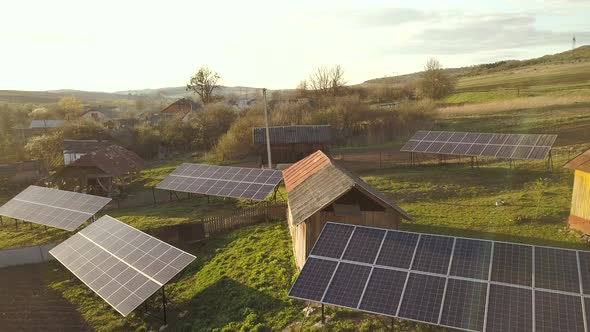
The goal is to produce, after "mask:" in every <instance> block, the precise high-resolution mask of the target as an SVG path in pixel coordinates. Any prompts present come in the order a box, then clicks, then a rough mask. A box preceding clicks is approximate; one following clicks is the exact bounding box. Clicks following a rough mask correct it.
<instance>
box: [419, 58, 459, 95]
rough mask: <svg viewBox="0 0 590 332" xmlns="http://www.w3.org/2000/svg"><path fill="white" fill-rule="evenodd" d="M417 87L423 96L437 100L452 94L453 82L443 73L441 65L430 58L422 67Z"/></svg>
mask: <svg viewBox="0 0 590 332" xmlns="http://www.w3.org/2000/svg"><path fill="white" fill-rule="evenodd" d="M419 86H420V89H421V90H422V93H423V94H424V96H426V97H428V98H431V99H439V98H442V97H444V96H447V95H449V94H451V93H452V92H453V90H454V89H455V80H454V79H453V78H451V77H450V76H449V75H448V74H447V73H445V72H444V70H443V67H442V64H441V63H440V62H439V61H438V60H437V59H436V58H430V59H428V61H426V64H425V65H424V71H423V72H422V76H421V78H420V81H419Z"/></svg>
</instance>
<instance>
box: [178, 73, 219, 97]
mask: <svg viewBox="0 0 590 332" xmlns="http://www.w3.org/2000/svg"><path fill="white" fill-rule="evenodd" d="M219 78H220V77H219V74H217V73H216V72H213V71H212V70H211V69H209V68H207V67H201V68H200V69H199V71H198V72H197V73H196V74H195V75H194V76H193V77H191V80H190V82H189V83H188V84H187V85H186V91H193V92H195V93H196V94H198V95H199V97H201V101H202V102H203V104H205V105H206V104H209V103H210V102H212V101H213V100H214V99H215V98H214V96H213V91H214V90H215V89H218V88H219V85H217V81H219Z"/></svg>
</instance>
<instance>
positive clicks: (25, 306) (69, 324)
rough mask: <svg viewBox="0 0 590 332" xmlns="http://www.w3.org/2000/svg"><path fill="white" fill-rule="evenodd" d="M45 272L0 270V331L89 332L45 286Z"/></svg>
mask: <svg viewBox="0 0 590 332" xmlns="http://www.w3.org/2000/svg"><path fill="white" fill-rule="evenodd" d="M47 268H49V267H48V266H47V265H43V264H35V265H22V266H15V267H9V268H3V269H0V331H2V332H4V331H11V332H17V331H27V332H28V331H46V332H50V331H76V332H78V331H80V332H83V331H91V329H90V327H88V325H87V324H86V323H85V321H84V319H83V318H82V316H81V315H80V313H79V312H78V311H77V310H76V307H74V306H73V305H72V304H71V303H70V302H68V301H67V300H66V299H64V298H63V297H62V296H61V294H60V293H58V292H56V291H54V290H51V289H48V288H47V287H46V286H45V283H44V279H43V275H44V273H45V271H46V270H45V269H47Z"/></svg>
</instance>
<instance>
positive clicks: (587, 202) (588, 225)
mask: <svg viewBox="0 0 590 332" xmlns="http://www.w3.org/2000/svg"><path fill="white" fill-rule="evenodd" d="M564 167H565V168H569V169H573V170H574V172H575V173H574V189H573V192H572V206H571V209H570V216H569V225H570V227H571V228H573V229H577V230H579V231H582V232H583V233H584V234H590V150H588V151H586V152H584V153H582V154H581V155H579V156H577V157H576V158H574V159H572V160H570V161H569V162H567V163H566V164H565V166H564Z"/></svg>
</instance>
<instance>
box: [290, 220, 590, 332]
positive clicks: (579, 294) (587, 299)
mask: <svg viewBox="0 0 590 332" xmlns="http://www.w3.org/2000/svg"><path fill="white" fill-rule="evenodd" d="M328 224H335V225H345V226H348V227H354V229H353V231H352V232H351V233H350V235H349V237H348V239H345V240H346V245H345V247H344V250H343V251H342V255H341V256H340V258H333V257H324V256H318V255H313V254H310V256H309V257H308V259H309V258H313V259H315V260H325V261H331V262H333V263H334V262H335V263H336V264H337V265H336V268H335V269H334V271H333V273H332V276H331V277H332V278H333V277H334V274H335V272H336V270H337V268H338V265H339V264H340V263H346V264H357V265H361V266H367V267H370V268H371V271H370V273H369V275H368V277H367V279H366V280H365V290H364V291H363V294H362V295H361V297H360V299H359V300H358V303H357V305H356V307H352V306H343V305H339V304H333V303H327V302H324V301H323V300H324V299H323V297H322V299H321V300H319V301H317V300H310V299H306V298H303V297H298V296H296V295H292V294H291V292H292V290H293V288H291V290H290V291H289V295H288V296H289V297H291V298H296V299H300V300H305V301H312V302H318V303H322V304H327V305H331V306H337V307H343V308H347V309H353V310H358V311H363V312H367V313H371V314H377V315H384V316H389V317H395V318H399V319H403V320H409V321H416V322H421V323H428V324H432V325H438V326H444V327H449V328H453V329H459V330H465V331H479V330H469V329H465V328H461V327H458V326H448V325H444V324H440V323H441V319H442V314H443V310H444V308H445V299H446V291H447V286H448V282H449V280H463V281H471V282H477V283H480V284H481V283H483V284H485V285H486V286H485V287H486V288H487V292H486V298H485V309H484V310H485V311H484V312H483V315H484V318H483V319H484V321H483V329H482V330H481V331H485V330H486V327H487V323H488V302H489V298H490V287H491V285H498V286H508V287H511V288H514V289H525V290H530V291H531V294H532V308H531V312H532V314H531V316H532V317H531V320H532V322H531V324H532V327H533V328H532V330H533V331H534V330H535V320H536V319H537V317H536V313H535V292H545V293H553V294H562V295H570V296H576V297H578V298H579V299H580V301H581V303H582V315H583V317H582V319H583V321H584V327H585V331H586V332H588V331H589V330H588V323H587V320H588V319H590V317H586V315H587V313H586V311H588V312H590V308H587V307H586V303H585V302H589V303H590V294H588V295H585V294H584V289H583V285H582V272H581V264H580V253H587V254H590V251H582V250H575V249H567V248H556V247H547V246H537V245H529V244H519V243H510V242H503V241H492V240H485V239H474V238H465V237H458V236H447V235H438V234H426V233H417V232H408V231H399V230H386V231H387V232H386V233H385V235H384V236H383V239H381V244H380V245H381V247H380V248H379V252H378V253H377V255H376V257H375V260H374V262H373V263H372V264H371V263H364V262H358V261H351V260H346V259H344V253H345V252H346V251H347V249H348V245H349V243H350V240H351V239H352V237H353V236H354V233H355V231H356V229H358V228H369V229H377V230H385V229H383V228H378V227H370V226H354V225H349V224H342V223H336V222H328V223H327V224H326V225H328ZM324 230H325V228H324V229H323V230H322V232H321V233H320V237H321V236H322V234H323V232H324ZM391 233H402V234H416V235H417V236H418V240H417V241H416V243H415V246H414V251H413V253H412V258H411V261H410V265H409V268H399V267H391V266H385V265H380V264H377V262H378V260H379V257H380V254H381V249H382V247H383V242H384V241H385V238H386V237H387V235H388V234H391ZM422 235H427V236H440V237H446V238H452V239H453V248H452V253H451V257H450V259H449V263H448V269H447V271H446V274H440V273H432V272H423V271H419V270H413V269H412V267H413V264H414V259H415V257H416V251H417V250H418V246H419V244H420V240H421V238H422ZM318 239H319V237H318ZM457 240H469V241H481V242H485V243H490V244H491V249H490V253H489V259H488V266H487V268H488V272H487V279H478V278H473V277H462V276H456V275H452V274H451V269H452V267H453V257H454V251H455V246H456V244H457ZM496 243H502V244H508V245H522V246H528V247H531V248H532V253H533V255H532V258H531V271H532V272H533V273H532V276H531V278H532V280H531V286H524V285H519V284H510V283H505V282H499V281H493V280H492V267H493V264H494V247H495V244H496ZM316 244H317V242H316ZM316 244H314V248H315V245H316ZM536 248H548V249H558V250H563V251H568V252H569V251H571V252H575V253H576V259H577V269H578V279H579V282H580V285H579V292H568V291H562V290H556V289H547V288H539V287H537V286H536V285H535V283H534V281H535V273H534V272H535V251H536ZM312 252H313V248H312ZM588 260H589V263H590V257H588ZM304 268H305V265H304ZM374 269H385V270H391V271H398V272H405V273H406V282H405V285H404V288H403V290H402V293H401V296H400V299H399V302H398V304H397V312H396V314H395V315H390V314H386V313H380V312H375V311H371V310H366V309H363V308H362V303H363V299H364V296H365V291H366V289H367V287H368V285H369V283H370V282H371V274H372V273H373V270H374ZM411 274H422V275H427V276H436V277H443V278H446V281H445V288H444V293H443V297H442V300H441V305H440V312H439V313H438V314H439V316H438V318H439V319H438V322H437V323H429V322H425V321H419V320H414V319H409V318H405V317H400V316H399V313H400V310H401V307H402V305H403V300H404V296H405V291H406V286H407V283H408V279H409V278H410V275H411ZM331 282H332V279H331V278H330V281H329V282H328V285H327V286H326V288H325V290H324V296H325V294H326V292H327V290H328V289H329V288H330V285H331Z"/></svg>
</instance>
